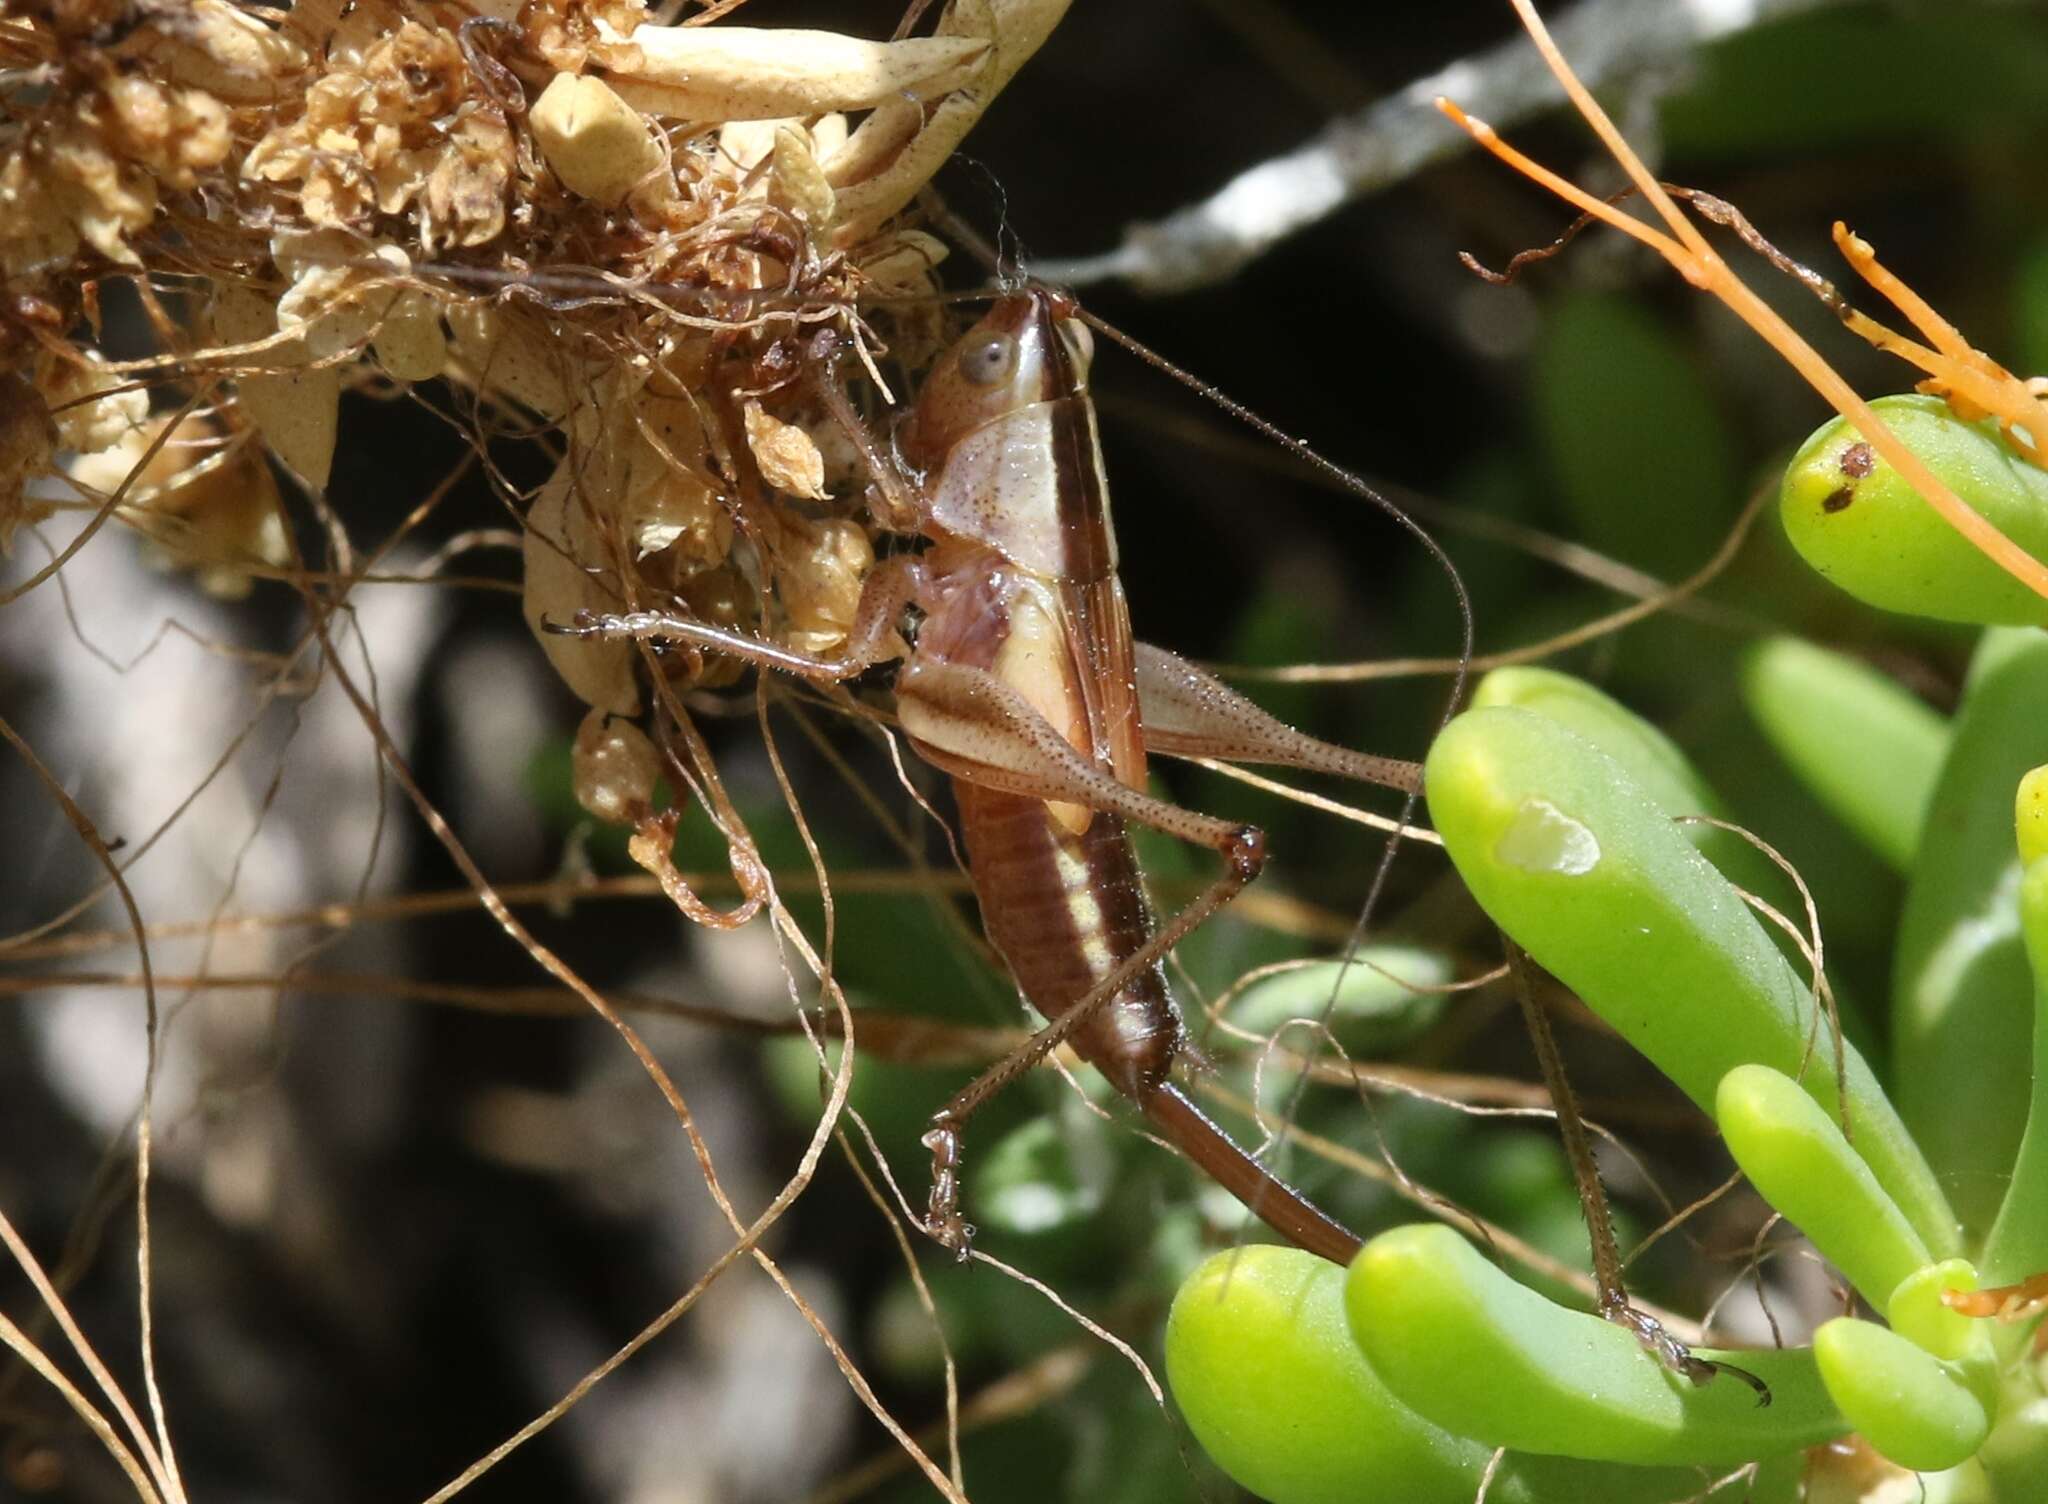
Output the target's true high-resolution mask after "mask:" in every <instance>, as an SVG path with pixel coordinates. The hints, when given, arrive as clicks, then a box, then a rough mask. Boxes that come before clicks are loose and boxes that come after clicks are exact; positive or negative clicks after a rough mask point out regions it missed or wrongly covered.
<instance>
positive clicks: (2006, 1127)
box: [1892, 628, 2048, 1277]
mask: <svg viewBox="0 0 2048 1504" xmlns="http://www.w3.org/2000/svg"><path fill="white" fill-rule="evenodd" d="M2044 706H2048V633H2043V632H2041V631H2038V630H2035V629H2032V628H2025V629H2011V630H2001V631H1992V632H1987V633H1985V635H1984V640H1983V642H1982V643H1981V644H1980V645H1979V647H1978V649H1977V654H1976V657H1975V659H1974V661H1973V662H1972V663H1971V666H1970V676H1969V680H1968V682H1967V684H1966V685H1965V687H1964V690H1963V701H1962V705H1961V706H1960V707H1959V708H1958V709H1957V711H1956V716H1955V732H1954V737H1953V740H1952V741H1951V743H1950V747H1949V754H1948V758H1947V760H1946V761H1945V762H1944V763H1943V764H1942V770H1941V777H1940V780H1939V781H1938V782H1937V784H1936V785H1935V791H1934V798H1933V799H1932V801H1931V802H1930V803H1929V805H1928V811H1927V835H1926V837H1925V838H1924V839H1923V841H1922V843H1921V846H1920V851H1919V855H1918V857H1917V859H1916V860H1915V861H1914V864H1913V873H1912V881H1911V884H1910V886H1909V887H1908V889H1907V892H1906V906H1905V909H1904V911H1903V912H1902V913H1901V915H1900V918H1899V940H1898V949H1897V959H1896V968H1895V971H1894V974H1893V989H1892V1053H1893V1059H1894V1061H1895V1062H1896V1064H1895V1069H1894V1072H1893V1074H1894V1080H1893V1083H1892V1091H1893V1094H1894V1096H1895V1097H1896V1098H1897V1101H1898V1104H1899V1112H1900V1115H1901V1116H1903V1117H1904V1118H1905V1120H1906V1123H1907V1124H1908V1125H1909V1126H1910V1127H1911V1128H1912V1130H1913V1136H1914V1138H1915V1139H1916V1140H1918V1142H1919V1144H1920V1147H1921V1149H1922V1150H1924V1151H1925V1153H1926V1155H1927V1157H1928V1159H1930V1160H1931V1161H1932V1162H1933V1164H1934V1167H1935V1169H1936V1171H1937V1172H1938V1173H1939V1174H1940V1176H1941V1179H1942V1184H1943V1185H1944V1186H1946V1187H1947V1188H1948V1191H1949V1194H1950V1195H1951V1196H1952V1197H1953V1198H1954V1201H1955V1206H1956V1210H1957V1211H1958V1212H1959V1213H1960V1214H1961V1215H1962V1218H1963V1221H1964V1223H1965V1224H1966V1225H1968V1226H1969V1227H1970V1228H1971V1229H1973V1230H1974V1231H1976V1232H1979V1233H1982V1232H1983V1231H1984V1230H1985V1229H1986V1228H1988V1227H1989V1226H1990V1225H1991V1219H1992V1217H1993V1216H1994V1215H1995V1214H1996V1212H1997V1210H1998V1205H1999V1201H2000V1199H2001V1198H2002V1196H2003V1195H2004V1192H2005V1186H2006V1182H2007V1178H2008V1176H2009V1175H2010V1173H2011V1171H2012V1164H2013V1156H2014V1155H2015V1154H2016V1153H2017V1152H2018V1150H2019V1142H2020V1134H2021V1132H2022V1130H2023V1129H2024V1127H2025V1124H2026V1116H2027V1102H2028V1097H2029V1094H2030V1091H2031V1080H2030V1072H2029V1064H2030V1062H2031V1059H2032V1054H2033V1039H2032V1036H2033V1012H2034V1010H2033V997H2034V985H2033V979H2032V977H2031V976H2030V975H2029V973H2028V969H2027V960H2026V954H2025V950H2024V947H2023V946H2022V944H2021V939H2020V907H2019V903H2018V901H2017V893H2018V889H2019V880H2020V870H2019V858H2018V855H2017V853H2016V852H2015V850H2014V847H2013V791H2014V789H2015V788H2016V787H2017V785H2018V783H2019V780H2020V778H2021V776H2022V775H2023V774H2024V773H2026V771H2027V770H2028V769H2029V768H2032V767H2034V766H2035V765H2037V764H2039V763H2042V762H2048V713H2044V709H2043V707H2044ZM1963 1103H1967V1104H1968V1110H1967V1111H1959V1110H1958V1105H1959V1104H1963ZM1937 1251H1939V1250H1937ZM1986 1273H1987V1277H1990V1276H1989V1272H1988V1271H1986Z"/></svg>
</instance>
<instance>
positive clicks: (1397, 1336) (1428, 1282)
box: [1345, 1223, 1847, 1466]
mask: <svg viewBox="0 0 2048 1504" xmlns="http://www.w3.org/2000/svg"><path fill="white" fill-rule="evenodd" d="M1345 1309H1346V1310H1347V1312H1348V1313H1349V1315H1350V1318H1351V1333H1352V1335H1353V1336H1354V1337H1355V1338H1356V1339H1357V1341H1358V1345H1359V1346H1360V1347H1361V1348H1363V1349H1364V1351H1365V1355H1366V1359H1367V1361H1368V1362H1370V1363H1371V1364H1372V1367H1373V1371H1374V1372H1375V1373H1377V1374H1378V1375H1379V1376H1380V1377H1381V1378H1382V1379H1384V1380H1385V1381H1386V1384H1387V1387H1388V1388H1389V1389H1390V1390H1392V1391H1393V1393H1394V1394H1395V1395H1398V1396H1399V1397H1400V1399H1401V1400H1402V1401H1403V1402H1405V1403H1407V1404H1409V1405H1411V1406H1413V1407H1414V1408H1415V1409H1416V1410H1417V1411H1419V1412H1420V1413H1421V1414H1422V1415H1424V1416H1427V1417H1428V1418H1429V1419H1430V1420H1432V1421H1434V1422H1435V1423H1437V1424H1438V1425H1441V1426H1443V1427H1445V1428H1446V1429H1447V1430H1451V1431H1454V1432H1457V1433H1458V1434H1460V1435H1465V1436H1473V1437H1477V1438H1478V1439H1479V1440H1481V1441H1483V1442H1486V1443H1488V1444H1490V1445H1493V1446H1506V1447H1514V1448H1518V1449H1521V1450H1527V1451H1532V1452H1547V1453H1552V1454H1556V1455H1562V1456H1571V1457H1587V1458H1602V1459H1605V1460H1607V1461H1610V1462H1627V1463H1634V1464H1651V1463H1658V1464H1670V1465H1679V1466H1691V1465H1700V1466H1726V1465H1732V1464H1735V1463H1741V1462H1746V1461H1750V1460H1753V1459H1755V1458H1759V1457H1769V1456H1773V1455H1775V1454H1777V1453H1780V1452H1786V1451H1790V1450H1793V1449H1795V1448H1798V1447H1802V1446H1811V1445H1814V1444H1816V1443H1819V1442H1822V1441H1826V1440H1829V1439H1831V1438H1833V1437H1835V1436H1839V1435H1841V1434H1842V1433H1843V1432H1844V1431H1845V1430H1846V1429H1847V1426H1846V1425H1845V1424H1844V1422H1843V1420H1842V1417H1841V1416H1840V1415H1839V1414H1838V1413H1837V1412H1836V1410H1835V1407H1834V1405H1833V1404H1832V1403H1831V1402H1830V1401H1829V1400H1828V1397H1827V1394H1826V1391H1825V1390H1824V1389H1823V1388H1822V1387H1821V1382H1820V1375H1819V1373H1818V1372H1817V1371H1816V1369H1815V1367H1814V1363H1813V1356H1812V1354H1810V1353H1804V1352H1741V1353H1726V1354H1723V1353H1718V1352H1707V1351H1705V1350H1704V1349H1702V1350H1701V1351H1700V1354H1699V1356H1702V1357H1706V1358H1709V1359H1725V1360H1726V1361H1727V1362H1730V1363H1734V1364H1737V1365H1739V1366H1741V1367H1742V1368H1744V1369H1746V1370H1748V1371H1749V1372H1750V1373H1752V1374H1754V1375H1756V1376H1757V1377H1758V1378H1760V1379H1762V1380H1763V1381H1764V1382H1765V1383H1766V1384H1767V1385H1769V1386H1770V1391H1771V1401H1770V1403H1769V1404H1768V1405H1763V1404H1759V1403H1758V1400H1757V1395H1756V1394H1755V1392H1754V1391H1753V1390H1752V1389H1751V1388H1750V1387H1749V1386H1748V1385H1745V1384H1743V1383H1740V1382H1739V1381H1737V1380H1734V1379H1731V1378H1728V1377H1727V1376H1725V1375H1724V1376H1721V1377H1719V1378H1716V1379H1714V1380H1712V1381H1711V1382H1708V1383H1706V1384H1697V1385H1696V1384H1693V1383H1691V1382H1690V1381H1688V1380H1686V1379H1684V1378H1681V1377H1679V1376H1678V1375H1675V1374H1673V1373H1672V1372H1671V1371H1670V1370H1668V1369H1666V1368H1665V1367H1663V1365H1662V1364H1660V1363H1659V1362H1658V1360H1657V1359H1656V1358H1654V1357H1653V1356H1651V1355H1650V1354H1649V1353H1647V1352H1646V1351H1644V1349H1643V1347H1642V1345H1641V1344H1640V1343H1638V1342H1637V1341H1636V1339H1635V1337H1634V1335H1633V1334H1632V1333H1630V1332H1629V1331H1627V1330H1626V1329H1624V1328H1622V1327H1620V1326H1617V1325H1615V1324H1614V1323H1612V1322H1609V1321H1604V1320H1602V1319H1601V1318H1600V1317H1598V1316H1591V1315H1587V1314H1585V1313H1583V1312H1579V1311H1570V1310H1566V1309H1565V1308H1564V1307H1562V1306H1559V1305H1556V1304H1553V1303H1552V1302H1551V1301H1548V1300H1546V1299H1544V1298H1543V1297H1542V1296H1541V1295H1538V1294H1536V1293H1535V1292H1534V1291H1532V1290H1530V1289H1528V1288H1526V1287H1525V1286H1523V1285H1520V1284H1518V1283H1516V1282H1515V1281H1514V1280H1513V1279H1510V1278H1509V1277H1508V1276H1507V1275H1506V1274H1504V1273H1502V1272H1501V1271H1500V1270H1499V1269H1497V1268H1496V1267H1494V1265H1493V1264H1491V1263H1489V1262H1488V1261H1487V1260H1486V1258H1485V1257H1484V1256H1482V1255H1481V1254H1480V1253H1479V1251H1478V1250H1477V1249H1475V1248H1474V1247H1472V1245H1471V1244H1469V1243H1467V1242H1466V1241H1465V1239H1464V1238H1462V1237H1460V1236H1459V1235H1458V1234H1457V1233H1456V1232H1454V1231H1452V1230H1451V1229H1450V1228H1448V1227H1444V1226H1441V1225H1438V1224H1433V1223H1432V1224H1417V1225H1414V1226H1409V1227H1398V1228H1395V1229H1394V1230H1393V1231H1392V1232H1386V1233H1382V1234H1380V1236H1379V1237H1377V1238H1375V1239H1373V1240H1372V1242H1370V1243H1368V1244H1367V1245H1366V1246H1365V1249H1364V1251H1363V1252H1361V1253H1360V1254H1359V1256H1358V1257H1357V1259H1356V1260H1354V1261H1353V1263H1352V1265H1351V1272H1350V1275H1349V1277H1348V1278H1347V1280H1346V1281H1345Z"/></svg>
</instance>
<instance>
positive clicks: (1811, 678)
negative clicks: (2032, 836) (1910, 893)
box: [1742, 637, 1949, 872]
mask: <svg viewBox="0 0 2048 1504" xmlns="http://www.w3.org/2000/svg"><path fill="white" fill-rule="evenodd" d="M1742 696H1743V699H1744V700H1745V701H1746V702H1747V703H1748V705H1749V713H1750V715H1751V716H1753V717H1754V718H1755V720H1756V723H1757V725H1758V726H1760V727H1761V728H1762V729H1763V733H1764V735H1765V736H1766V737H1768V738H1769V739H1770V743H1771V746H1772V747H1773V748H1774V749H1776V751H1777V753H1778V755H1779V756H1780V757H1782V758H1784V759H1785V762H1786V763H1787V764H1788V765H1789V766H1790V767H1791V769H1792V771H1793V773H1794V774H1795V775H1797V777H1798V779H1799V781H1800V782H1801V783H1803V784H1804V785H1806V787H1807V788H1808V789H1810V790H1811V791H1812V792H1813V795H1814V797H1815V798H1817V799H1818V800H1820V802H1821V803H1822V804H1824V805H1826V806H1827V807H1828V809H1829V811H1830V812H1831V813H1832V814H1834V816H1835V817H1836V818H1837V819H1839V820H1840V821H1841V822H1842V823H1843V824H1844V825H1846V826H1848V827H1849V829H1851V830H1852V831H1854V832H1855V833H1856V834H1857V835H1858V836H1859V837H1860V838H1861V839H1862V840H1863V842H1864V844H1865V845H1867V846H1869V847H1870V849H1871V850H1873V851H1875V852H1876V853H1877V854H1878V855H1879V856H1881V857H1883V858H1884V859H1885V861H1887V862H1888V863H1890V864H1891V866H1892V868H1893V869H1894V870H1896V871H1899V872H1904V871H1906V870H1908V869H1909V868H1910V867H1911V865H1912V861H1913V848H1914V847H1915V846H1916V845H1917V844H1918V843H1919V840H1920V826H1921V822H1922V821H1923V819H1924V818H1925V816H1926V813H1927V801H1928V800H1929V799H1930V798H1931V797H1932V796H1933V794H1934V780H1935V778H1936V776H1937V775H1938V774H1939V773H1940V771H1941V760H1942V758H1943V757H1944V756H1945V755H1946V754H1947V751H1948V735H1949V733H1948V724H1947V722H1946V721H1945V720H1944V719H1943V718H1942V717H1941V716H1940V715H1938V714H1937V713H1935V712H1934V711H1933V710H1931V709H1929V708H1928V707H1927V705H1925V704H1924V703H1922V702H1921V701H1920V700H1919V699H1917V698H1915V697H1914V696H1913V694H1911V693H1910V692H1909V691H1908V690H1907V689H1906V688H1905V687H1904V686H1902V685H1900V684H1899V683H1898V682H1897V681H1895V680H1893V679H1890V678H1888V677H1886V676H1885V675H1883V674H1881V673H1879V672H1878V671H1877V670H1876V669H1874V668H1871V667H1870V666H1869V665H1868V664H1865V663H1859V662H1857V661H1856V660H1855V659H1854V658H1849V657H1845V656H1844V655H1843V654H1840V653H1831V652H1829V651H1828V650H1827V649H1826V648H1821V647H1816V646H1814V645H1813V644H1812V643H1810V642H1806V641H1803V640H1801V639H1800V638H1797V637H1773V638H1770V639H1768V640H1767V641H1764V642H1760V643H1758V644H1757V645H1756V646H1755V647H1754V648H1752V649H1751V650H1750V652H1749V654H1748V655H1747V657H1746V659H1745V660H1744V663H1743V672H1742Z"/></svg>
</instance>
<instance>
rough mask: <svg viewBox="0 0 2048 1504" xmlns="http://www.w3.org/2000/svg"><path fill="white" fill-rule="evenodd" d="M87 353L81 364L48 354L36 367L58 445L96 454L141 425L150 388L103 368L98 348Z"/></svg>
mask: <svg viewBox="0 0 2048 1504" xmlns="http://www.w3.org/2000/svg"><path fill="white" fill-rule="evenodd" d="M83 353H84V355H85V359H86V364H84V365H82V366H81V365H76V364H74V363H73V362H71V361H68V360H58V359H57V358H55V357H54V356H49V357H45V358H44V359H43V360H42V361H41V362H40V363H39V365H38V369H37V371H36V385H37V387H38V388H39V389H40V390H41V391H42V393H43V400H44V401H45V402H47V403H48V404H49V406H50V410H51V412H52V413H53V414H54V415H55V417H56V420H57V446H58V447H59V448H60V449H69V450H73V451H76V452H77V453H80V454H96V453H98V452H99V451H100V450H102V449H111V448H112V447H113V446H114V445H116V444H118V443H120V442H121V441H122V440H123V439H124V438H126V437H127V436H128V435H129V434H131V433H133V432H134V431H135V430H136V429H138V428H140V427H141V426H142V425H143V423H144V422H145V421H146V420H147V419H148V417H149V393H148V392H146V391H144V390H142V388H140V387H130V386H127V385H126V384H127V381H128V378H127V377H125V376H116V375H113V374H112V373H110V372H108V371H107V370H105V369H104V367H105V365H106V362H105V360H104V359H103V358H102V357H101V356H100V355H99V354H98V353H97V352H95V351H91V350H88V351H85V352H83ZM123 388H125V389H123Z"/></svg>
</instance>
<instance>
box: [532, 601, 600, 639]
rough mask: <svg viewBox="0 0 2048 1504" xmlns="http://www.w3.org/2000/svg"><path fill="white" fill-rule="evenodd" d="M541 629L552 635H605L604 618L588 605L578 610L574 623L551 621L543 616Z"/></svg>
mask: <svg viewBox="0 0 2048 1504" xmlns="http://www.w3.org/2000/svg"><path fill="white" fill-rule="evenodd" d="M540 629H541V630H542V631H543V632H545V633H547V634H548V635H549V636H550V637H602V636H604V635H605V625H604V622H603V620H602V619H601V618H600V617H599V616H598V614H597V613H596V612H595V611H592V610H591V609H590V608H589V607H588V606H585V607H583V608H582V609H580V610H579V611H577V613H576V616H575V619H574V621H573V623H572V624H564V623H562V622H558V621H550V620H549V619H548V618H547V617H545V616H543V617H542V618H541V619H540Z"/></svg>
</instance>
